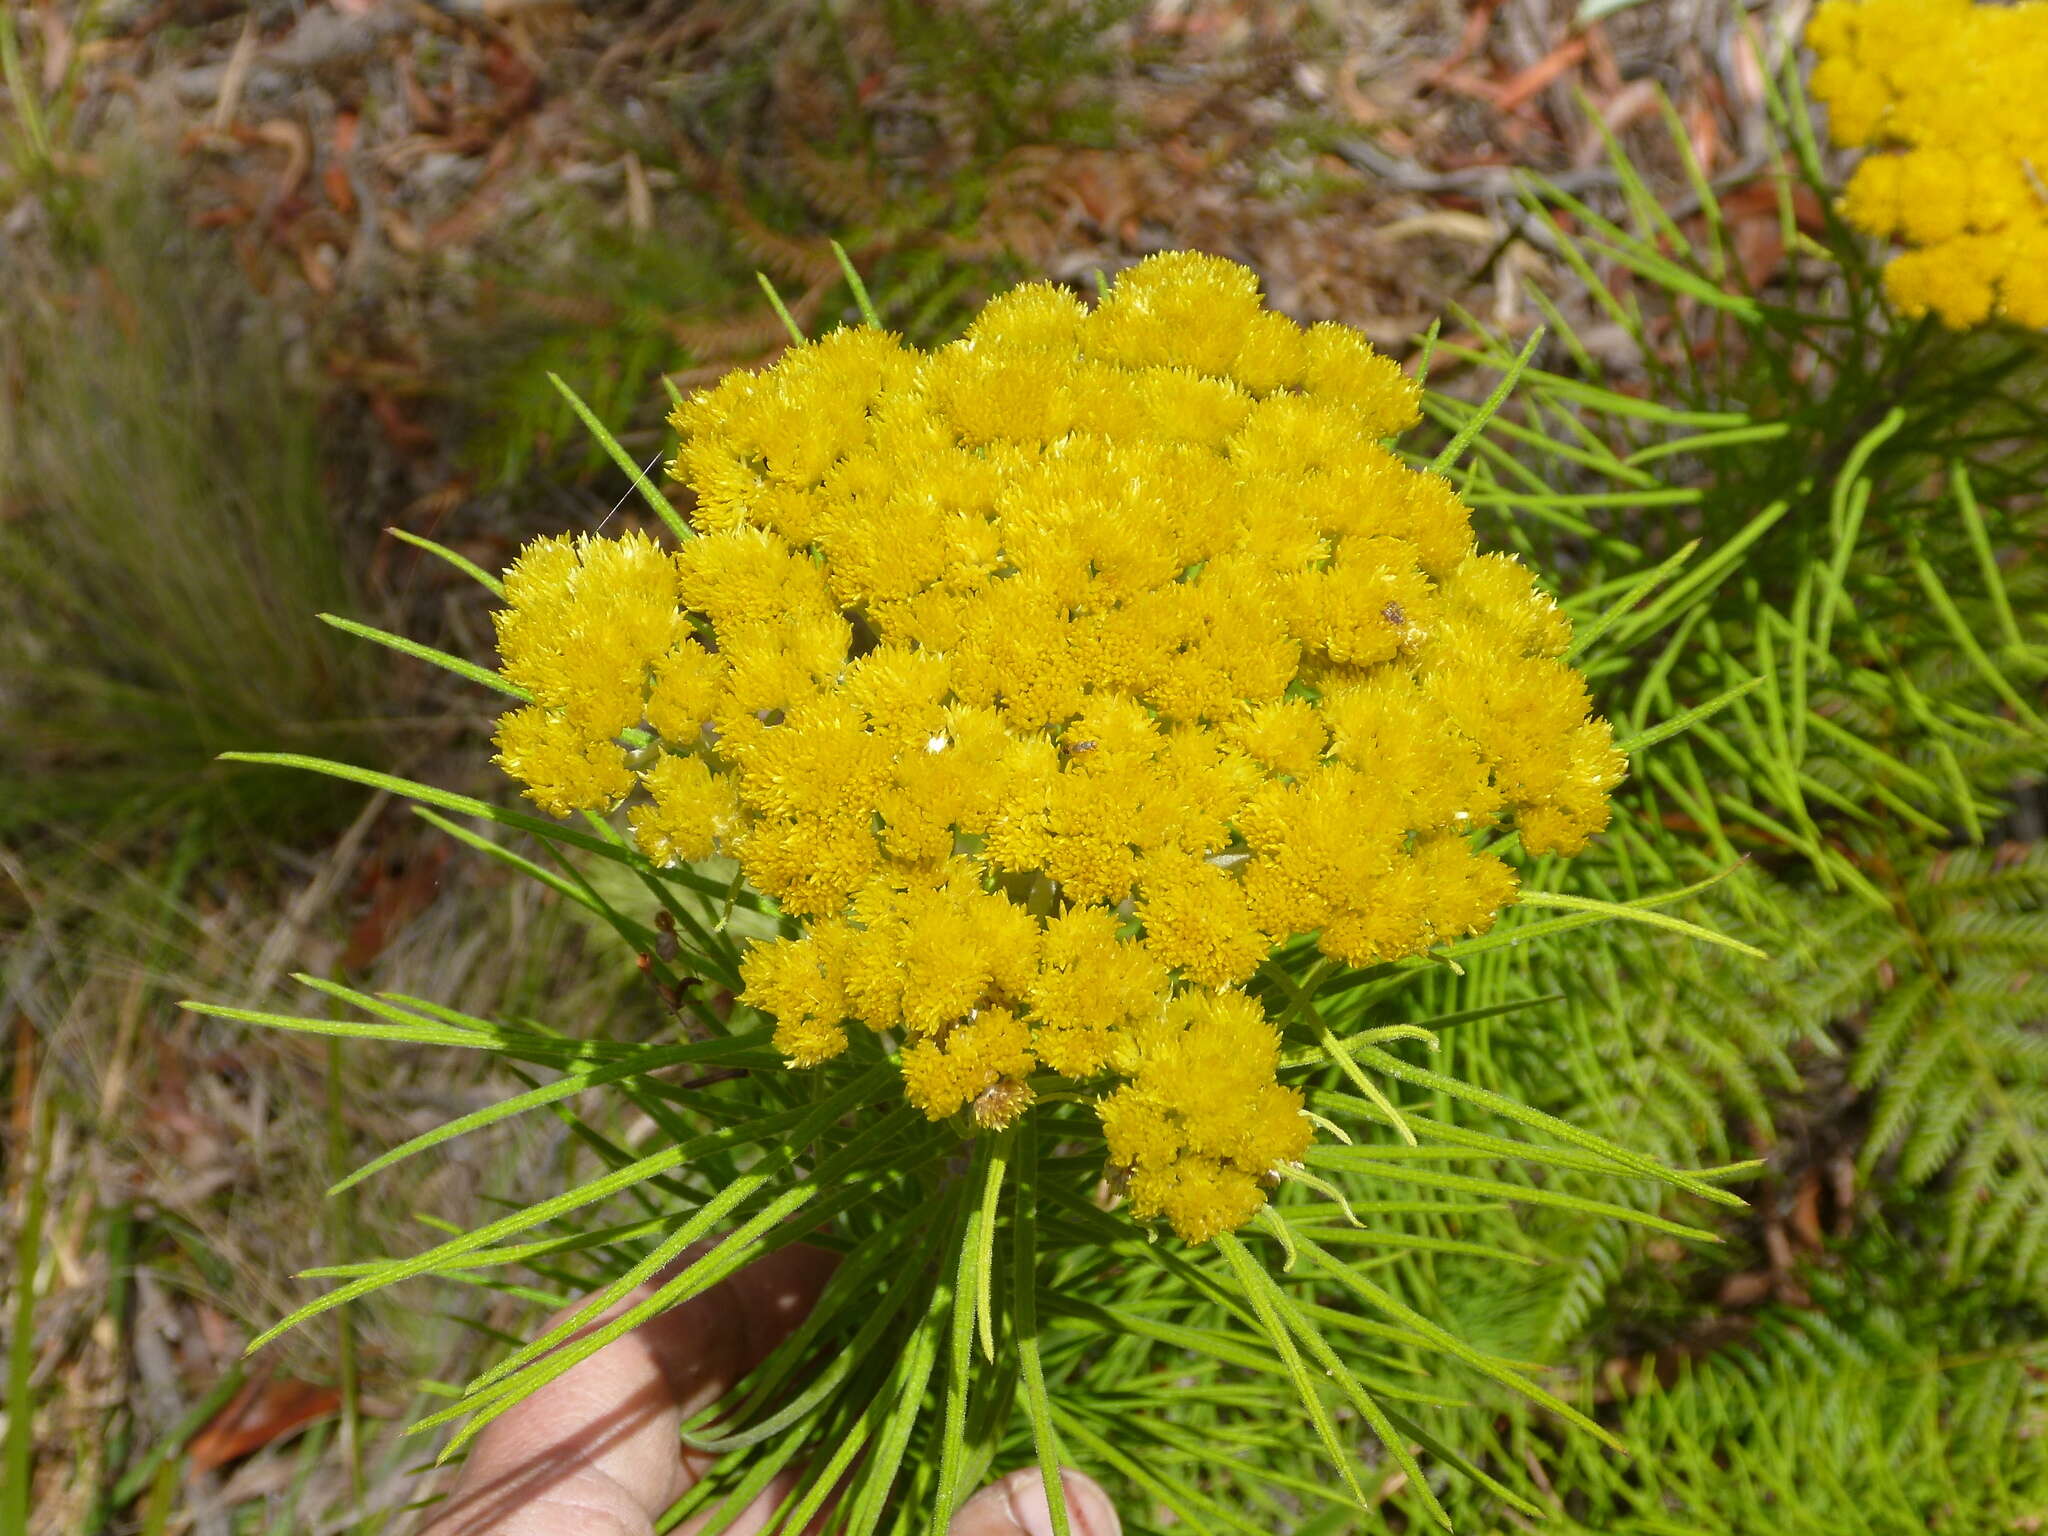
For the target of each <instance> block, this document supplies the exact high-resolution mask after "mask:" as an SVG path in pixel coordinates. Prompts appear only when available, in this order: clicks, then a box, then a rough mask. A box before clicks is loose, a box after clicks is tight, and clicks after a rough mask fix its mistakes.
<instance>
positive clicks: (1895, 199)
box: [1806, 0, 2048, 327]
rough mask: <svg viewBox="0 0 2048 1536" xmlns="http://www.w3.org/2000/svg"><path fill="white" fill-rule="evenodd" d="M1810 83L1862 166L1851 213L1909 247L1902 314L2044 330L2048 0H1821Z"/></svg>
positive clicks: (1904, 257) (1900, 290) (1902, 270)
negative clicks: (1860, 148) (1979, 0)
mask: <svg viewBox="0 0 2048 1536" xmlns="http://www.w3.org/2000/svg"><path fill="white" fill-rule="evenodd" d="M1806 37H1807V42H1808V43H1809V44H1810V45H1811V46H1812V48H1813V49H1814V51H1815V52H1816V53H1817V54H1819V56H1820V63H1819V65H1818V66H1817V67H1816V68H1815V69H1814V72H1813V94H1814V95H1815V96H1816V97H1818V98H1819V99H1820V100H1821V101H1822V102H1824V103H1826V104H1827V106H1828V109H1829V112H1830V116H1831V119H1832V127H1833V133H1834V137H1835V140H1836V142H1837V143H1840V144H1852V145H1871V146H1873V147H1880V148H1890V149H1892V150H1895V151H1896V152H1895V153H1891V154H1881V155H1871V156H1869V157H1867V158H1866V159H1865V160H1864V161H1863V163H1862V164H1861V165H1859V166H1858V167H1857V168H1856V171H1855V174H1854V175H1853V176H1851V177H1850V179H1849V184H1848V186H1847V187H1846V188H1845V189H1844V190H1843V194H1842V211H1843V214H1844V215H1845V216H1846V217H1847V218H1848V219H1849V220H1850V222H1852V223H1854V224H1856V225H1858V226H1859V227H1861V228H1863V229H1866V230H1868V231H1869V232H1870V233H1872V234H1874V235H1877V236H1879V237H1881V238H1885V239H1897V240H1900V241H1903V242H1904V243H1905V244H1907V245H1908V246H1911V247H1913V249H1911V250H1908V251H1905V252H1903V253H1902V254H1900V255H1899V256H1897V257H1895V258H1894V259H1893V260H1892V261H1891V263H1890V264H1889V265H1888V266H1887V267H1886V268H1885V286H1886V288H1887V289H1888V290H1889V291H1890V293H1891V295H1892V298H1893V300H1894V302H1896V303H1897V304H1898V306H1899V307H1900V308H1901V309H1903V310H1905V311H1906V312H1907V313H1908V314H1913V315H1922V314H1927V313H1929V312H1932V313H1933V314H1935V315H1937V316H1939V317H1940V319H1941V320H1942V321H1943V322H1944V323H1945V324H1948V325H1951V326H1958V327H1960V326H1971V325H1978V324H1981V323H1982V322H1984V321H1986V320H1988V319H1990V318H1992V316H1994V315H2002V316H2004V317H2006V318H2007V319H2010V320H2012V321H2014V322H2016V323H2017V324H2020V325H2025V326H2048V181H2044V179H2043V178H2044V176H2048V4H2044V3H2042V0H2025V3H2022V4H2019V5H1978V4H1973V3H1972V0H1826V3H1825V4H1824V5H1822V6H1821V7H1820V9H1819V10H1818V11H1817V12H1816V13H1815V15H1814V18H1813V22H1812V24H1811V25H1810V26H1809V27H1808V29H1807V34H1806Z"/></svg>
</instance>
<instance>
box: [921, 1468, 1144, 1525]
mask: <svg viewBox="0 0 2048 1536" xmlns="http://www.w3.org/2000/svg"><path fill="white" fill-rule="evenodd" d="M1060 1482H1061V1484H1062V1485H1063V1488H1064V1491H1065V1494H1066V1504H1067V1527H1068V1529H1069V1530H1070V1531H1071V1532H1072V1533H1073V1536H1122V1532H1123V1523H1122V1522H1121V1521H1120V1520H1118V1519H1117V1514H1116V1505H1114V1504H1112V1503H1111V1502H1110V1498H1109V1495H1108V1494H1107V1493H1104V1492H1103V1491H1102V1485H1101V1484H1100V1483H1098V1482H1096V1481H1095V1479H1094V1478H1092V1477H1090V1476H1088V1475H1087V1474H1086V1473H1084V1472H1076V1471H1074V1470H1073V1469H1072V1468H1071V1467H1067V1468H1063V1469H1062V1470H1061V1472H1060ZM946 1530H947V1536H1053V1529H1052V1506H1051V1505H1050V1503H1048V1501H1047V1500H1046V1497H1045V1479H1044V1478H1043V1477H1041V1476H1040V1474H1039V1470H1038V1468H1036V1467H1020V1468H1019V1469H1018V1470H1017V1471H1015V1472H1012V1473H1011V1474H1010V1475H1009V1476H1008V1477H1000V1478H997V1479H996V1480H995V1481H994V1482H992V1483H990V1484H989V1485H988V1486H987V1487H986V1488H984V1489H982V1490H981V1491H980V1492H978V1493H976V1494H975V1495H974V1497H972V1498H971V1499H969V1500H968V1501H967V1502H966V1503H965V1504H962V1505H961V1506H960V1508H959V1510H958V1511H957V1512H956V1513H955V1514H954V1516H953V1523H952V1524H951V1525H949V1526H948V1527H947V1528H946Z"/></svg>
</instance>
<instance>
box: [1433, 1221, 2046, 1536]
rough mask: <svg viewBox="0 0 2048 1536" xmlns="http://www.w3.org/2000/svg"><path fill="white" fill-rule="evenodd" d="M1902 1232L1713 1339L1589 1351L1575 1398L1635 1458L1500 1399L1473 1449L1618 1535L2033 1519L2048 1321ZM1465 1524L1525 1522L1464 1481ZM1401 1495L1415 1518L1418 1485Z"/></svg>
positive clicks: (1541, 1498)
mask: <svg viewBox="0 0 2048 1536" xmlns="http://www.w3.org/2000/svg"><path fill="white" fill-rule="evenodd" d="M1916 1245H1917V1237H1916V1235H1915V1234H1914V1233H1912V1232H1911V1231H1910V1230H1901V1231H1898V1232H1887V1231H1884V1230H1873V1231H1868V1232H1865V1233H1864V1234H1862V1235H1860V1236H1859V1237H1858V1238H1857V1240H1856V1241H1855V1242H1854V1243H1853V1244H1851V1245H1849V1246H1848V1247H1847V1248H1846V1250H1845V1251H1842V1252H1840V1253H1837V1254H1835V1255H1833V1256H1831V1257H1830V1258H1829V1259H1828V1260H1827V1261H1826V1262H1824V1263H1823V1264H1822V1265H1821V1266H1819V1267H1816V1268H1815V1269H1813V1270H1811V1271H1809V1272H1808V1273H1807V1274H1806V1275H1805V1276H1804V1277H1803V1278H1804V1280H1805V1283H1806V1285H1807V1287H1808V1288H1809V1289H1810V1290H1811V1291H1812V1293H1813V1298H1814V1305H1813V1306H1812V1307H1811V1308H1807V1309H1802V1310H1798V1311H1792V1310H1786V1309H1773V1310H1771V1311H1768V1312H1766V1313H1764V1314H1763V1315H1762V1316H1760V1317H1759V1318H1757V1319H1756V1320H1755V1326H1754V1328H1753V1329H1752V1330H1750V1331H1749V1332H1748V1335H1747V1337H1745V1338H1744V1339H1742V1341H1741V1342H1739V1343H1737V1344H1735V1345H1733V1346H1730V1347H1725V1348H1723V1349H1720V1350H1716V1351H1713V1352H1711V1353H1706V1354H1700V1353H1698V1352H1696V1351H1686V1350H1673V1351H1670V1352H1667V1353H1666V1354H1664V1355H1662V1356H1660V1357H1645V1358H1643V1359H1640V1360H1636V1359H1613V1360H1609V1361H1605V1362H1602V1361H1599V1360H1597V1359H1596V1360H1587V1361H1585V1362H1583V1363H1582V1366H1581V1367H1580V1369H1579V1371H1578V1372H1577V1374H1578V1377H1579V1398H1580V1401H1581V1402H1582V1404H1583V1405H1584V1406H1586V1407H1587V1409H1588V1410H1589V1411H1590V1412H1593V1413H1595V1414H1596V1415H1597V1416H1598V1417H1599V1418H1600V1420H1601V1422H1602V1423H1604V1424H1607V1425H1608V1426H1610V1427H1611V1428H1612V1429H1613V1430H1614V1431H1615V1432H1616V1433H1617V1434H1618V1435H1620V1436H1621V1438H1622V1439H1624V1440H1625V1441H1627V1443H1628V1444H1629V1446H1630V1448H1631V1450H1632V1451H1633V1452H1634V1455H1633V1456H1632V1457H1631V1458H1629V1459H1628V1460H1626V1461H1622V1460H1619V1459H1616V1458H1612V1457H1603V1456H1601V1455H1599V1454H1598V1453H1597V1451H1596V1450H1595V1449H1594V1448H1593V1447H1592V1446H1591V1444H1590V1443H1589V1442H1585V1441H1574V1440H1572V1439H1570V1438H1568V1437H1567V1438H1559V1437H1558V1436H1556V1435H1555V1434H1554V1433H1552V1432H1551V1431H1550V1430H1549V1429H1548V1428H1547V1427H1546V1426H1544V1425H1543V1424H1541V1423H1539V1422H1536V1421H1534V1420H1533V1419H1532V1418H1531V1417H1530V1416H1529V1415H1527V1414H1525V1413H1523V1412H1521V1411H1520V1410H1519V1409H1517V1408H1515V1407H1513V1406H1511V1405H1510V1406H1508V1407H1507V1409H1506V1411H1505V1413H1504V1414H1503V1416H1502V1417H1501V1418H1500V1419H1498V1420H1495V1421H1494V1422H1493V1423H1492V1424H1491V1425H1489V1426H1488V1427H1487V1428H1485V1429H1484V1430H1482V1431H1480V1440H1479V1442H1478V1444H1477V1445H1475V1446H1474V1447H1472V1448H1473V1449H1474V1451H1475V1454H1476V1455H1478V1456H1479V1458H1480V1459H1481V1460H1482V1461H1483V1462H1484V1464H1485V1465H1486V1466H1487V1467H1489V1468H1491V1469H1493V1470H1494V1471H1496V1472H1497V1473H1498V1474H1499V1475H1500V1477H1501V1478H1502V1480H1503V1481H1504V1482H1506V1483H1507V1484H1508V1485H1510V1487H1511V1488H1512V1489H1513V1491H1515V1492H1516V1493H1518V1494H1519V1495H1521V1496H1522V1497H1523V1498H1525V1499H1527V1500H1528V1501H1529V1502H1531V1503H1533V1504H1535V1505H1537V1506H1538V1507H1540V1509H1541V1510H1542V1512H1543V1514H1544V1516H1545V1517H1546V1518H1545V1520H1544V1523H1543V1527H1542V1528H1543V1529H1546V1530H1551V1531H1557V1532H1563V1533H1573V1536H1575V1533H1579V1532H1594V1531H1598V1532H1602V1533H1612V1536H1651V1533H1659V1536H1661V1533H1670V1532H1677V1531H1684V1532H1687V1533H1688V1536H1692V1533H1698V1536H1751V1533H1754V1532H1762V1531H1769V1532H1772V1533H1773V1536H1777V1533H1784V1536H1806V1533H1812V1536H1823V1533H1826V1536H1834V1533H1837V1532H1844V1531H1852V1532H1856V1533H1859V1536H1863V1533H1868V1536H1890V1533H1894V1532H1896V1533H1898V1536H1905V1533H1908V1532H1919V1531H1927V1530H1952V1531H2012V1530H2027V1529H2030V1528H2031V1525H2032V1524H2033V1523H2038V1521H2039V1520H2040V1519H2041V1518H2042V1516H2043V1515H2044V1514H2048V1434H2044V1430H2048V1390H2044V1387H2043V1382H2042V1374H2041V1365H2040V1362H2041V1359H2042V1355H2043V1346H2042V1345H2041V1344H2040V1343H2039V1342H2038V1340H2039V1337H2040V1332H2041V1326H2042V1323H2043V1321H2044V1320H2043V1319H2042V1318H2041V1317H2040V1315H2039V1314H2038V1312H2034V1313H2029V1314H2021V1315H2016V1314H2015V1313H2014V1312H2013V1311H2012V1309H2011V1308H2010V1307H2009V1306H2002V1305H1998V1304H1996V1303H1995V1301H1994V1299H1993V1297H1992V1295H1991V1294H1990V1293H1988V1292H1987V1291H1986V1290H1985V1289H1983V1288H1979V1289H1978V1290H1977V1291H1975V1292H1964V1293H1959V1292H1957V1291H1955V1290H1953V1289H1952V1288H1950V1287H1949V1286H1948V1285H1947V1284H1946V1283H1945V1277H1944V1276H1943V1275H1942V1273H1941V1272H1940V1267H1939V1265H1938V1263H1936V1262H1933V1261H1931V1258H1930V1256H1929V1255H1928V1254H1926V1252H1925V1251H1924V1250H1919V1249H1917V1246H1916ZM1445 1502H1446V1503H1447V1505H1448V1506H1449V1508H1450V1510H1451V1513H1452V1517H1453V1519H1454V1520H1455V1521H1456V1523H1457V1527H1458V1529H1459V1530H1461V1531H1470V1532H1494V1531H1504V1530H1511V1529H1516V1528H1518V1522H1517V1521H1516V1520H1515V1518H1514V1516H1513V1514H1512V1513H1511V1512H1510V1510H1509V1509H1508V1508H1506V1507H1504V1506H1505V1504H1506V1501H1505V1500H1504V1499H1503V1498H1501V1497H1500V1496H1498V1495H1491V1496H1490V1495H1489V1494H1488V1493H1487V1492H1485V1491H1484V1490H1483V1489H1474V1488H1472V1487H1470V1486H1466V1485H1455V1484H1454V1485H1452V1486H1451V1487H1450V1489H1449V1491H1448V1493H1447V1496H1446V1500H1445ZM1394 1503H1395V1504H1396V1506H1397V1507H1400V1508H1401V1509H1402V1510H1403V1511H1404V1513H1408V1515H1409V1518H1410V1519H1414V1518H1417V1517H1418V1516H1419V1514H1420V1509H1421V1506H1420V1504H1419V1502H1418V1501H1417V1500H1416V1499H1415V1498H1414V1497H1413V1496H1412V1495H1411V1494H1409V1493H1408V1492H1407V1491H1405V1490H1404V1491H1403V1492H1402V1493H1401V1495H1400V1496H1398V1497H1397V1498H1396V1499H1395V1500H1394Z"/></svg>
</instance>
